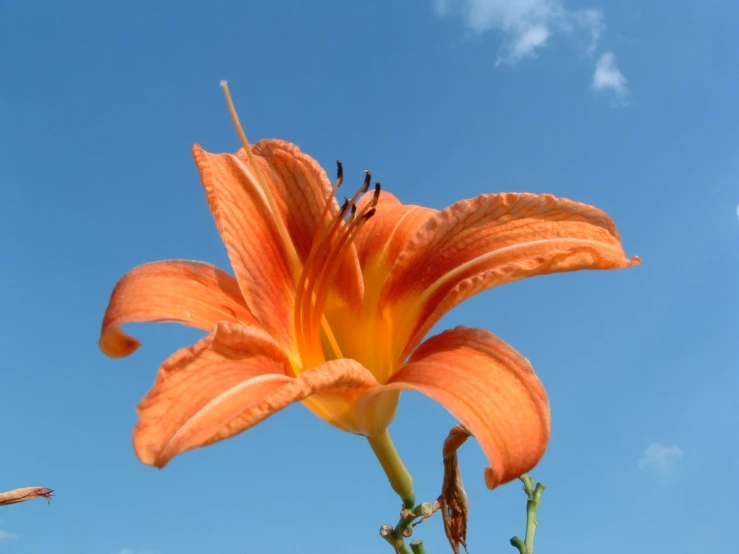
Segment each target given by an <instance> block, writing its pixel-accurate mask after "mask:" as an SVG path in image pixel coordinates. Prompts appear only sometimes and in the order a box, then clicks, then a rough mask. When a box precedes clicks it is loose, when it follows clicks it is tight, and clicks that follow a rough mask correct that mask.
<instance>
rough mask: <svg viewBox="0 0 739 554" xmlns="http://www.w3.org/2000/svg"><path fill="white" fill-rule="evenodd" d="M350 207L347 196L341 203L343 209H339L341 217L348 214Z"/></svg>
mask: <svg viewBox="0 0 739 554" xmlns="http://www.w3.org/2000/svg"><path fill="white" fill-rule="evenodd" d="M348 209H349V199H348V198H347V197H346V196H345V197H344V203H343V204H342V205H341V210H339V213H340V214H341V217H344V216H345V215H346V210H348Z"/></svg>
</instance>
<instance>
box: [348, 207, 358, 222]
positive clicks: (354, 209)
mask: <svg viewBox="0 0 739 554" xmlns="http://www.w3.org/2000/svg"><path fill="white" fill-rule="evenodd" d="M356 215H357V205H356V204H352V213H350V214H349V217H348V218H347V220H346V222H347V223H351V222H352V221H354V217H355V216H356Z"/></svg>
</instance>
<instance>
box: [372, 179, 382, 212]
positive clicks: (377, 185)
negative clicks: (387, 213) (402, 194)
mask: <svg viewBox="0 0 739 554" xmlns="http://www.w3.org/2000/svg"><path fill="white" fill-rule="evenodd" d="M381 190H382V185H381V184H380V183H375V193H374V194H373V195H372V200H370V206H372V207H373V208H374V207H375V206H377V203H378V202H379V201H380V191H381Z"/></svg>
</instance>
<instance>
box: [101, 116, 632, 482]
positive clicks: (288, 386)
mask: <svg viewBox="0 0 739 554" xmlns="http://www.w3.org/2000/svg"><path fill="white" fill-rule="evenodd" d="M232 115H234V116H235V114H234V113H233V112H232ZM236 122H237V130H238V131H239V133H240V135H241V138H242V142H243V144H244V148H242V149H240V150H239V151H238V152H237V153H236V154H213V153H209V152H206V151H205V150H203V149H202V148H201V147H200V146H195V147H194V148H193V153H194V157H195V162H196V164H197V167H198V169H199V171H200V176H201V179H202V183H203V186H204V188H205V192H206V198H207V201H208V204H209V206H210V210H211V212H212V214H213V217H214V219H215V223H216V225H217V227H218V230H219V232H220V235H221V238H222V240H223V242H224V244H225V246H226V248H227V251H228V255H229V258H230V261H231V265H232V268H233V272H234V274H235V277H234V276H231V275H230V274H228V273H226V272H225V271H222V270H221V269H218V268H216V267H214V266H212V265H208V264H206V263H203V262H192V261H182V260H167V261H160V262H153V263H149V264H144V265H141V266H139V267H137V268H135V269H133V270H132V271H130V272H129V273H128V274H126V275H125V276H124V277H123V278H122V279H121V280H120V281H119V282H118V284H117V285H116V287H115V289H114V290H113V292H112V295H111V298H110V303H109V305H108V307H107V310H106V312H105V316H104V319H103V324H102V333H101V338H100V343H99V344H100V348H101V349H102V351H103V352H104V353H105V354H107V355H108V356H111V357H123V356H127V355H129V354H131V353H132V352H134V350H136V349H137V348H138V347H139V345H140V343H139V341H138V340H136V339H135V338H133V337H131V336H130V335H128V334H126V333H125V332H124V331H122V329H121V325H123V324H127V323H132V322H154V321H168V322H177V323H182V324H185V325H189V326H192V327H196V328H199V329H202V330H203V331H206V332H207V333H208V335H207V336H206V337H205V338H203V339H202V340H200V341H199V342H198V343H196V344H195V345H193V346H191V347H189V348H184V349H182V350H180V351H179V352H177V353H175V354H174V355H173V356H171V357H170V358H169V359H168V360H167V361H165V362H164V364H163V365H162V366H161V368H160V370H159V373H158V375H157V378H156V382H155V384H154V386H153V388H152V389H151V391H150V392H149V393H148V394H147V396H146V397H145V398H144V399H143V401H142V402H141V403H140V405H139V407H138V415H139V421H138V423H137V425H136V428H135V431H134V448H135V451H136V454H137V456H138V457H139V459H140V460H141V461H142V462H144V463H146V464H149V465H153V466H157V467H164V466H165V465H166V464H167V463H168V462H169V461H170V460H171V459H172V458H173V457H174V456H176V455H177V454H180V453H182V452H184V451H187V450H191V449H194V448H198V447H202V446H205V445H208V444H211V443H214V442H216V441H220V440H224V439H226V438H229V437H232V436H234V435H236V434H238V433H241V432H242V431H245V430H247V429H249V428H250V427H252V426H254V425H256V424H257V423H259V422H261V421H263V420H264V419H266V418H267V417H269V416H270V415H272V414H274V413H275V412H277V411H279V410H282V409H283V408H285V407H287V406H288V405H289V404H291V403H294V402H301V403H302V404H303V405H305V406H306V407H307V408H308V409H309V410H311V411H312V412H313V413H314V414H315V415H317V416H318V417H320V418H322V419H324V420H325V421H327V422H328V423H330V424H332V425H334V426H336V427H337V428H339V429H341V430H344V431H348V432H352V433H357V434H361V435H365V436H367V437H369V438H370V443H371V444H372V445H373V447H374V448H375V450H376V451H377V449H378V444H379V443H380V442H382V441H381V437H384V436H385V434H386V428H387V426H388V425H389V424H390V422H391V421H392V419H393V417H394V414H395V410H396V406H397V403H398V399H399V396H400V391H401V390H406V389H409V390H416V391H419V392H421V393H424V394H426V395H428V396H429V397H431V398H433V399H434V400H436V401H438V402H439V403H441V404H442V405H443V406H444V407H445V408H446V409H447V410H449V412H451V413H452V414H453V415H454V416H455V417H456V418H458V419H459V420H460V421H461V422H462V423H463V424H464V425H465V426H467V428H469V430H470V431H471V432H472V433H473V434H474V436H475V437H476V438H477V440H478V441H479V443H480V445H481V446H482V449H483V451H484V452H485V454H486V456H487V458H488V460H489V462H490V467H489V468H486V471H485V480H486V483H487V485H488V487H490V488H494V487H495V486H497V485H499V484H502V483H505V482H508V481H511V480H513V479H515V478H517V477H518V476H519V475H521V474H522V473H525V472H527V471H528V470H530V469H531V468H532V467H533V466H534V465H536V463H537V462H538V461H539V459H540V458H541V457H542V455H543V453H544V450H545V448H546V446H547V443H548V440H549V434H550V417H549V406H548V400H547V396H546V393H545V390H544V388H543V386H542V384H541V382H540V381H539V379H538V378H537V376H536V375H535V373H534V371H533V369H532V367H531V365H530V364H529V362H528V360H527V359H526V358H524V357H523V356H522V355H521V354H519V353H518V352H516V351H515V350H514V349H513V348H512V347H510V346H509V345H507V344H506V343H505V342H503V341H502V340H501V339H499V338H497V337H495V336H494V335H492V334H491V333H489V332H488V331H484V330H481V329H471V328H464V327H457V328H456V329H453V330H449V331H445V332H443V333H441V334H438V335H436V336H433V337H431V338H429V339H428V340H426V341H425V342H422V340H423V338H424V336H425V335H426V334H427V332H428V331H429V330H430V329H431V327H432V326H433V325H434V324H435V323H436V322H437V321H438V320H439V319H440V318H441V317H442V316H443V315H444V314H445V313H447V312H448V311H449V310H451V309H452V308H453V307H455V306H456V305H458V304H459V303H460V302H462V301H463V300H465V299H467V298H469V297H471V296H472V295H474V294H476V293H478V292H480V291H482V290H485V289H488V288H490V287H494V286H498V285H502V284H504V283H508V282H511V281H515V280H518V279H523V278H526V277H533V276H535V275H544V274H548V273H555V272H564V271H574V270H579V269H618V268H626V267H629V266H632V265H635V264H638V263H639V259H638V258H636V257H635V258H631V259H629V258H627V257H625V255H624V251H623V248H622V246H621V242H620V238H619V235H618V232H617V230H616V227H615V225H614V224H613V222H612V221H611V219H610V218H609V217H608V216H607V215H606V214H605V213H604V212H602V211H600V210H598V209H596V208H594V207H592V206H588V205H585V204H580V203H576V202H573V201H570V200H564V199H560V198H555V197H554V196H550V195H536V194H514V193H510V194H484V195H482V196H478V197H476V198H473V199H470V200H463V201H460V202H457V203H455V204H453V205H451V206H449V207H448V208H446V209H444V210H441V211H437V210H434V209H430V208H425V207H421V206H416V205H406V204H402V203H401V202H399V201H398V200H397V199H396V198H395V197H394V196H393V195H391V194H388V193H386V192H382V194H380V189H379V185H377V186H376V188H375V190H374V191H370V192H367V191H368V188H369V187H370V175H369V173H367V175H366V178H365V180H364V184H363V185H362V186H361V187H360V188H359V190H358V191H357V193H356V194H354V196H353V197H352V198H351V199H350V200H348V201H347V202H345V204H344V206H341V207H340V206H339V204H338V203H337V201H336V200H335V198H334V194H335V192H336V188H337V187H338V186H339V185H340V184H341V181H342V173H341V166H340V165H339V177H338V179H337V181H336V184H334V186H333V187H332V184H331V182H330V181H329V179H328V177H327V176H326V173H325V172H324V171H323V170H322V169H321V167H320V166H319V164H318V163H317V162H316V161H315V160H314V159H313V158H311V157H310V156H308V155H307V154H304V153H303V152H301V151H300V149H299V148H298V147H297V146H295V145H294V144H291V143H288V142H285V141H281V140H262V141H260V142H258V143H257V144H256V145H250V144H249V143H248V142H247V140H246V137H245V136H244V135H243V131H242V130H241V128H240V126H239V125H238V120H236ZM365 193H366V194H365ZM373 441H374V442H373ZM381 461H382V459H381ZM383 466H385V463H383ZM385 469H386V471H388V470H390V472H391V470H392V468H388V467H386V468H385ZM396 490H397V489H396Z"/></svg>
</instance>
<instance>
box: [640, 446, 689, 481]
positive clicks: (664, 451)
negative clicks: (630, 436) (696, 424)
mask: <svg viewBox="0 0 739 554" xmlns="http://www.w3.org/2000/svg"><path fill="white" fill-rule="evenodd" d="M682 457H683V450H682V448H680V447H679V446H675V445H672V446H663V445H661V444H657V443H652V444H650V445H649V446H648V447H647V448H646V449H645V450H644V452H643V453H642V455H641V458H639V469H642V470H645V469H647V468H649V467H654V468H655V469H657V470H658V471H660V472H662V473H665V474H667V473H671V472H672V470H673V469H675V465H676V464H677V462H678V461H679V460H680V458H682Z"/></svg>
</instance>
